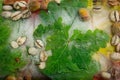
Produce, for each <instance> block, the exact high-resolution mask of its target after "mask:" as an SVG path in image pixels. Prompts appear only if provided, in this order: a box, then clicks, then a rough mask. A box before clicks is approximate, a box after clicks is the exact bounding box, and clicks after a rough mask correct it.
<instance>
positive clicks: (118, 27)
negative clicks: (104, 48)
mask: <svg viewBox="0 0 120 80" xmlns="http://www.w3.org/2000/svg"><path fill="white" fill-rule="evenodd" d="M111 32H112V34H113V35H118V36H119V37H120V22H115V23H113V25H112V26H111Z"/></svg>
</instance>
